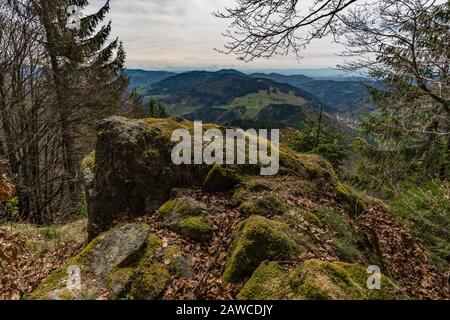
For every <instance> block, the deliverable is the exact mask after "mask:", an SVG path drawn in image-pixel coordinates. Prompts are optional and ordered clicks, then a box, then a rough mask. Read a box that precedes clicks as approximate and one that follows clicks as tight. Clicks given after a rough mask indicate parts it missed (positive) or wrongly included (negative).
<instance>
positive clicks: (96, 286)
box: [28, 224, 192, 300]
mask: <svg viewBox="0 0 450 320" xmlns="http://www.w3.org/2000/svg"><path fill="white" fill-rule="evenodd" d="M190 268H191V267H190V265H189V262H188V260H187V259H186V258H185V257H184V256H183V255H182V253H181V250H180V249H179V248H178V247H176V246H169V247H167V248H164V246H163V243H162V241H161V240H160V239H159V238H158V237H157V236H155V235H153V234H149V228H148V227H147V226H145V225H138V224H129V225H125V226H122V227H119V228H115V229H112V230H111V231H109V232H106V233H103V234H101V235H100V236H99V237H97V238H96V239H95V240H94V241H92V242H91V243H90V244H89V245H88V246H87V247H86V248H85V249H84V250H83V251H82V252H81V253H80V254H79V255H77V256H76V257H74V258H72V259H71V260H70V261H69V262H68V263H67V264H66V265H65V266H64V267H62V268H60V269H57V270H56V271H54V272H53V273H51V274H50V275H49V276H48V277H47V278H46V279H45V280H44V281H43V282H42V283H41V284H40V285H39V287H38V288H37V289H36V290H35V291H34V292H33V293H32V294H31V295H30V296H29V297H28V298H29V299H32V300H47V299H52V300H79V299H83V300H84V299H98V298H99V297H102V298H105V297H107V298H109V299H117V298H120V297H122V296H125V295H126V296H128V297H131V298H137V299H154V298H156V297H157V296H158V295H159V294H160V293H161V292H162V291H163V290H164V289H165V288H166V286H167V284H168V282H169V280H170V279H171V278H172V277H183V278H187V277H190V276H191V275H192V272H190V273H189V272H188V271H189V270H190ZM74 269H78V270H80V271H81V288H69V287H68V286H67V284H68V283H69V277H70V270H74Z"/></svg>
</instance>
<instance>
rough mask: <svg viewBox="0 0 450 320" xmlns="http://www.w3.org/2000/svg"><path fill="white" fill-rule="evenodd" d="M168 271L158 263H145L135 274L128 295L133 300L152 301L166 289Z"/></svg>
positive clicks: (168, 276)
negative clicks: (129, 294) (130, 295)
mask: <svg viewBox="0 0 450 320" xmlns="http://www.w3.org/2000/svg"><path fill="white" fill-rule="evenodd" d="M169 280H170V274H169V270H168V269H167V268H166V266H165V265H164V264H162V263H160V262H155V261H152V260H150V261H145V262H143V263H142V264H141V265H140V266H139V267H138V269H137V270H136V272H135V275H134V277H133V282H132V286H131V291H130V293H131V294H132V296H133V297H134V298H135V299H145V300H154V299H156V298H157V297H158V296H159V295H160V294H161V293H162V292H163V291H164V289H165V288H166V286H167V284H168V282H169Z"/></svg>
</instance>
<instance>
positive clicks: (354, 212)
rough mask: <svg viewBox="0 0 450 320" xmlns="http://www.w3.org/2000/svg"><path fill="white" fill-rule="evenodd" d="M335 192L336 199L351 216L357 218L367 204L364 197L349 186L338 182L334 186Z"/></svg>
mask: <svg viewBox="0 0 450 320" xmlns="http://www.w3.org/2000/svg"><path fill="white" fill-rule="evenodd" d="M336 192H337V200H338V201H339V202H341V203H342V204H343V205H344V207H345V208H346V209H347V211H348V213H349V214H350V215H351V216H352V217H354V218H357V217H359V216H360V215H362V214H363V213H364V211H366V207H367V204H366V201H365V200H364V197H363V196H362V195H360V194H358V193H357V192H356V191H355V190H353V189H352V188H351V187H349V186H347V185H345V184H342V183H339V184H338V185H337V187H336Z"/></svg>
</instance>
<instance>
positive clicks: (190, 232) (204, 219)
mask: <svg viewBox="0 0 450 320" xmlns="http://www.w3.org/2000/svg"><path fill="white" fill-rule="evenodd" d="M179 228H180V232H181V233H182V234H184V235H186V236H188V237H189V238H191V239H193V240H197V241H207V240H209V239H211V238H212V236H213V230H212V220H211V219H210V218H209V217H208V216H205V215H202V216H185V217H183V218H181V219H180V225H179Z"/></svg>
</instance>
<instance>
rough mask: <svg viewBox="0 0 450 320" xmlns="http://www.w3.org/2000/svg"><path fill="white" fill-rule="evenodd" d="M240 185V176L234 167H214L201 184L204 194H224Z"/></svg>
mask: <svg viewBox="0 0 450 320" xmlns="http://www.w3.org/2000/svg"><path fill="white" fill-rule="evenodd" d="M240 183H242V176H241V175H240V173H239V171H238V170H237V169H236V168H235V167H231V166H222V165H218V164H216V165H214V166H213V167H212V169H211V170H210V171H209V173H208V175H207V176H206V178H205V182H204V184H203V190H205V191H206V192H211V193H213V192H226V191H230V190H233V189H234V188H235V187H237V186H238V185H239V184H240Z"/></svg>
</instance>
